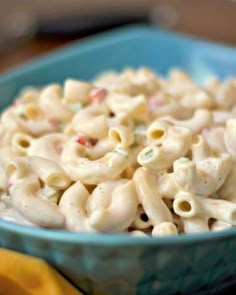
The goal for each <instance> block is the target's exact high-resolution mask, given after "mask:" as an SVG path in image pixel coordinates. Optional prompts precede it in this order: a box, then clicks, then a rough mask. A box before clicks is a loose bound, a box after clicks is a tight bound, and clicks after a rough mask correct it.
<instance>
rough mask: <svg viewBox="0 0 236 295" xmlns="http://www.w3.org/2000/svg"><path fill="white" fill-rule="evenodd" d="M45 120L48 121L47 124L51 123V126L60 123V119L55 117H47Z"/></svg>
mask: <svg viewBox="0 0 236 295" xmlns="http://www.w3.org/2000/svg"><path fill="white" fill-rule="evenodd" d="M47 121H48V123H49V124H51V125H53V126H56V125H59V124H60V121H59V120H57V119H55V118H47Z"/></svg>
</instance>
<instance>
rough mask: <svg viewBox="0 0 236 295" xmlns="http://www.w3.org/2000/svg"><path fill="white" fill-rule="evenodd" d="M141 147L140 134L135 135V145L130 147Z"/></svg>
mask: <svg viewBox="0 0 236 295" xmlns="http://www.w3.org/2000/svg"><path fill="white" fill-rule="evenodd" d="M138 145H139V135H138V134H134V142H133V144H132V145H131V146H130V147H131V148H134V147H137V146H138Z"/></svg>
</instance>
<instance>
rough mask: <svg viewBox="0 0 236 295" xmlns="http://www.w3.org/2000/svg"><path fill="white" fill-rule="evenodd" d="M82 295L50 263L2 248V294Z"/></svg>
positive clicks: (0, 288)
mask: <svg viewBox="0 0 236 295" xmlns="http://www.w3.org/2000/svg"><path fill="white" fill-rule="evenodd" d="M67 294H68V295H82V293H81V292H79V291H78V290H76V288H75V287H73V286H72V285H71V284H70V283H68V282H67V281H66V279H65V278H64V277H63V276H61V275H60V274H59V273H58V272H57V271H56V270H55V269H53V268H52V267H51V266H50V265H49V264H47V263H46V262H45V261H43V260H42V259H39V258H34V257H31V256H27V255H24V254H20V253H17V252H14V251H10V250H6V249H3V248H1V249H0V295H67Z"/></svg>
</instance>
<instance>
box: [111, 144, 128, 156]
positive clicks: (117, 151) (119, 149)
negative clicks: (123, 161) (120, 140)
mask: <svg viewBox="0 0 236 295" xmlns="http://www.w3.org/2000/svg"><path fill="white" fill-rule="evenodd" d="M114 152H115V153H118V154H120V155H122V156H124V157H126V158H128V155H129V154H128V152H127V151H126V150H125V149H123V148H122V147H120V146H119V147H117V148H116V149H115V150H114Z"/></svg>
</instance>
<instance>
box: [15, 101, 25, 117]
mask: <svg viewBox="0 0 236 295" xmlns="http://www.w3.org/2000/svg"><path fill="white" fill-rule="evenodd" d="M15 112H16V114H17V115H18V116H19V117H21V118H25V110H24V106H23V105H22V104H19V105H18V106H17V107H16V108H15Z"/></svg>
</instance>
